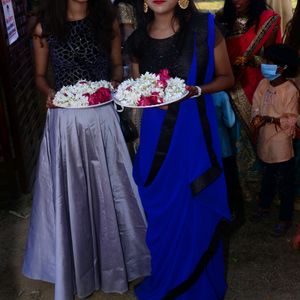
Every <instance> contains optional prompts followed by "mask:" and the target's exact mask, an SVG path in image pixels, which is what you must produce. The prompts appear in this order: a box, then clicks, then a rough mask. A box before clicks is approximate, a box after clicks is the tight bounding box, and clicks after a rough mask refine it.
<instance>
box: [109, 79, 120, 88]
mask: <svg viewBox="0 0 300 300" xmlns="http://www.w3.org/2000/svg"><path fill="white" fill-rule="evenodd" d="M110 83H111V85H112V86H113V88H114V89H116V88H117V87H118V86H119V85H120V83H121V82H120V81H119V80H112V81H111V82H110Z"/></svg>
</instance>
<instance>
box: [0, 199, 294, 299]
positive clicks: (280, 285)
mask: <svg viewBox="0 0 300 300" xmlns="http://www.w3.org/2000/svg"><path fill="white" fill-rule="evenodd" d="M29 207H30V206H27V207H25V208H21V209H19V210H18V211H17V213H19V214H20V215H21V216H22V215H23V216H24V215H25V216H26V215H28V213H29V211H30V208H29ZM252 207H253V204H247V205H246V211H247V213H248V214H249V213H250V212H251V210H252ZM276 216H277V207H274V210H273V213H272V216H271V218H270V219H269V220H267V221H265V222H264V223H261V224H253V223H251V222H249V221H246V223H245V224H244V226H243V227H241V228H240V229H239V230H238V231H237V232H235V233H234V234H233V235H232V236H231V238H230V243H229V251H228V255H227V256H228V264H227V266H228V272H227V281H228V286H229V288H228V293H227V295H226V298H225V300H298V299H300V276H299V275H300V252H297V251H294V250H292V249H291V247H290V239H291V236H292V234H293V233H294V232H295V226H294V227H293V228H292V229H291V230H290V232H289V233H288V235H287V236H286V237H284V238H279V239H276V238H273V237H271V236H270V231H271V229H272V226H273V223H274V222H275V221H276ZM296 221H300V213H299V212H297V213H296V215H295V222H296ZM27 229H28V218H25V219H23V218H21V217H20V216H16V215H14V212H11V213H9V211H1V212H0V300H14V299H20V300H52V299H53V285H51V284H48V283H45V282H39V281H33V280H29V279H26V278H25V277H24V276H22V274H21V265H22V257H23V253H24V247H25V241H26V235H27ZM102 299H103V300H131V299H135V297H134V293H133V288H132V286H130V290H129V292H127V293H126V294H124V295H112V294H109V295H105V294H103V293H100V292H97V293H95V294H94V295H92V296H91V297H89V300H102ZM154 300H155V299H154ZM191 300H206V299H191Z"/></svg>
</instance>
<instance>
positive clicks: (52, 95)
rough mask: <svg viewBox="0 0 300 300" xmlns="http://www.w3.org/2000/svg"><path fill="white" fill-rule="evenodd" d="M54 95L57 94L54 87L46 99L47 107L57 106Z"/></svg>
mask: <svg viewBox="0 0 300 300" xmlns="http://www.w3.org/2000/svg"><path fill="white" fill-rule="evenodd" d="M54 96H55V91H54V90H52V89H49V91H48V94H47V101H46V107H47V108H55V107H57V106H55V105H54V104H53V99H54Z"/></svg>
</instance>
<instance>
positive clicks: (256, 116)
mask: <svg viewBox="0 0 300 300" xmlns="http://www.w3.org/2000/svg"><path fill="white" fill-rule="evenodd" d="M262 84H263V82H262V81H261V82H260V83H259V85H258V86H257V88H256V90H255V92H254V95H253V100H252V107H251V118H252V120H251V125H252V127H254V128H259V127H261V126H262V125H263V124H264V120H263V119H262V116H261V111H260V101H261V98H262Z"/></svg>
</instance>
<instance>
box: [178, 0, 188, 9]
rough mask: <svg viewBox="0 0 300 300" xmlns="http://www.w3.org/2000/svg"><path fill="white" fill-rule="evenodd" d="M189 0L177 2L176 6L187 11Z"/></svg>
mask: <svg viewBox="0 0 300 300" xmlns="http://www.w3.org/2000/svg"><path fill="white" fill-rule="evenodd" d="M189 3H190V1H189V0H178V5H179V7H180V8H181V9H187V8H188V6H189Z"/></svg>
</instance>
